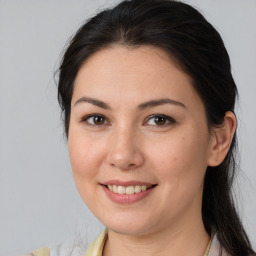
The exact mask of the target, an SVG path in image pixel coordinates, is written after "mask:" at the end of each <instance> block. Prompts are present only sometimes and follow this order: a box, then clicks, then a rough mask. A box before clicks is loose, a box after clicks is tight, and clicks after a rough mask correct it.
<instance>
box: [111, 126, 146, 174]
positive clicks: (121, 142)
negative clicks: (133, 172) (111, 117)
mask: <svg viewBox="0 0 256 256" xmlns="http://www.w3.org/2000/svg"><path fill="white" fill-rule="evenodd" d="M112 135H113V136H111V142H110V145H109V149H108V150H109V151H108V155H107V161H108V163H109V164H110V165H111V166H112V167H116V168H118V169H120V170H130V169H136V168H137V167H140V166H141V165H143V163H144V156H143V152H142V148H143V147H142V144H141V142H140V140H139V138H138V136H136V133H135V132H133V131H131V130H130V129H120V130H119V131H117V132H115V133H113V134H112Z"/></svg>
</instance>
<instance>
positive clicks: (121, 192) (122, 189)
mask: <svg viewBox="0 0 256 256" xmlns="http://www.w3.org/2000/svg"><path fill="white" fill-rule="evenodd" d="M117 193H118V194H121V195H122V194H125V187H123V186H118V187H117Z"/></svg>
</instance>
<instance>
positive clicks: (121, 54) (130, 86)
mask: <svg viewBox="0 0 256 256" xmlns="http://www.w3.org/2000/svg"><path fill="white" fill-rule="evenodd" d="M95 99H96V100H97V101H95ZM159 99H171V100H172V102H168V103H166V102H165V103H163V102H162V104H159V102H158V104H155V105H154V104H152V102H151V104H144V103H145V102H149V101H156V100H159ZM174 101H175V102H174ZM99 102H100V104H99ZM177 102H178V103H177ZM92 114H97V115H100V116H101V119H98V120H100V121H101V122H100V124H98V125H96V124H95V122H94V121H95V119H93V117H90V118H88V115H92ZM159 114H161V115H165V116H167V117H168V118H166V119H161V121H162V123H161V124H160V123H159V122H156V120H157V119H154V117H152V115H159ZM158 120H159V119H158ZM235 126H236V123H235V117H234V116H233V114H232V113H231V112H227V114H226V117H225V120H224V123H223V126H221V127H219V128H215V129H211V131H209V127H208V125H207V120H206V114H205V108H204V105H203V102H202V100H201V98H200V97H199V95H198V94H197V93H196V91H195V90H194V88H193V86H192V84H191V79H190V77H189V76H188V75H186V74H185V73H184V72H182V71H181V70H180V69H179V68H178V67H177V65H175V64H174V62H172V61H171V60H170V58H169V57H168V56H167V54H166V53H165V52H163V51H162V50H161V49H158V48H155V47H150V46H142V47H137V48H126V47H124V46H114V47H108V48H105V49H103V50H100V51H98V52H97V53H95V54H94V55H93V56H91V57H90V58H89V59H88V60H86V62H85V63H84V64H83V66H82V67H81V68H80V70H79V72H78V75H77V77H76V80H75V84H74V92H73V97H72V102H71V116H70V128H69V135H68V143H69V152H70V159H71V165H72V169H73V175H74V179H75V182H76V186H77V188H78V191H79V193H80V195H81V197H82V199H83V200H84V202H85V203H86V204H87V206H88V207H89V208H90V209H91V211H92V212H93V213H94V215H95V216H96V217H97V218H98V219H99V220H100V221H101V222H102V223H103V224H105V225H106V226H107V228H108V230H109V232H108V240H107V242H106V245H105V248H104V255H120V251H121V252H122V255H140V256H143V255H147V256H148V255H176V256H179V255H187V252H188V251H189V254H190V255H197V256H198V255H203V253H204V251H205V248H206V246H207V244H208V242H209V235H208V234H207V233H206V231H205V229H204V225H203V222H202V216H201V205H202V191H203V180H204V174H205V171H206V168H207V166H208V165H211V166H215V165H218V164H220V163H221V161H222V160H223V159H224V157H225V155H226V153H227V151H228V149H229V146H230V143H231V141H232V137H233V134H234V131H235ZM111 179H118V180H120V181H130V180H133V181H134V180H135V181H140V182H145V183H151V184H156V185H157V186H156V187H155V188H154V189H153V190H152V191H151V192H150V194H149V195H148V196H147V197H145V198H143V199H142V200H139V201H137V202H135V203H131V204H118V203H115V202H113V201H111V200H110V199H109V197H108V196H107V195H106V193H105V191H104V190H103V187H102V185H101V184H105V183H106V181H108V180H111Z"/></svg>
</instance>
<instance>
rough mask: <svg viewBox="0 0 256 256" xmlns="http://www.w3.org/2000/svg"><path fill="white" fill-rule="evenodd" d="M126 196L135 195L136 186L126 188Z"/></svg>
mask: <svg viewBox="0 0 256 256" xmlns="http://www.w3.org/2000/svg"><path fill="white" fill-rule="evenodd" d="M125 194H127V195H132V194H134V186H129V187H126V190H125Z"/></svg>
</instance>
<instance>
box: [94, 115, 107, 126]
mask: <svg viewBox="0 0 256 256" xmlns="http://www.w3.org/2000/svg"><path fill="white" fill-rule="evenodd" d="M93 123H94V124H96V125H102V124H104V123H105V118H104V117H102V116H95V117H93Z"/></svg>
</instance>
